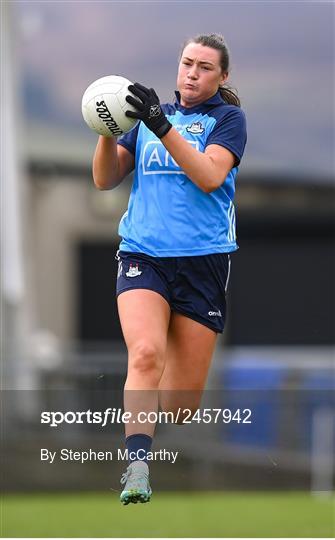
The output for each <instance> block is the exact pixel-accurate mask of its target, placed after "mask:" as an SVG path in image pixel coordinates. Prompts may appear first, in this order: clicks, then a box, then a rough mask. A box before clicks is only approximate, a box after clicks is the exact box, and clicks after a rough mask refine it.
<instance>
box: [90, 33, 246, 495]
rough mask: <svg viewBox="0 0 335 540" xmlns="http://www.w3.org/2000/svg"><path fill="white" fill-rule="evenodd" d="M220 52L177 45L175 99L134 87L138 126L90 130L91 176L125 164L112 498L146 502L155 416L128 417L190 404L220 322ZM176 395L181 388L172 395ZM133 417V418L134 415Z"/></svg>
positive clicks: (227, 113)
mask: <svg viewBox="0 0 335 540" xmlns="http://www.w3.org/2000/svg"><path fill="white" fill-rule="evenodd" d="M229 69H230V67H229V52H228V49H227V45H226V43H225V40H224V38H223V37H222V36H221V35H218V34H210V35H200V36H197V37H195V38H192V39H189V40H188V41H187V42H186V43H185V44H184V46H183V48H182V52H181V56H180V61H179V69H178V77H177V87H178V91H177V92H176V100H175V102H174V103H173V104H166V105H161V104H160V101H159V98H158V96H157V94H156V93H155V91H154V90H153V89H152V88H146V87H145V86H143V85H141V84H138V83H135V84H134V85H131V86H130V87H129V91H130V92H131V94H132V95H129V96H127V98H126V99H127V101H128V102H129V103H130V104H131V105H132V106H133V107H135V109H136V111H135V112H133V111H127V113H126V114H127V115H128V116H129V117H133V118H138V119H139V120H140V122H139V123H138V124H137V126H136V127H135V128H134V129H133V130H132V131H130V132H129V133H127V134H126V135H124V136H122V137H121V138H120V139H119V140H118V141H116V139H113V138H105V137H103V136H100V138H99V141H98V144H97V148H96V152H95V156H94V160H93V177H94V182H95V185H96V187H97V188H99V189H112V188H114V187H115V186H117V185H118V184H119V183H120V182H122V180H123V179H124V178H125V177H126V176H127V175H128V174H129V173H130V172H131V171H132V170H133V169H135V174H134V182H133V186H132V191H131V195H130V199H129V204H128V210H127V211H126V213H125V214H124V215H123V217H122V219H121V222H120V226H119V234H120V236H121V238H122V240H121V244H120V249H119V251H118V253H117V258H118V260H119V271H118V278H117V300H118V311H119V316H120V321H121V326H122V331H123V335H124V339H125V342H126V345H127V349H128V374H127V380H126V384H125V410H127V411H130V412H131V413H132V415H133V416H132V418H133V419H135V420H134V421H133V420H132V421H131V422H130V423H128V424H126V426H125V429H126V448H127V449H128V456H129V462H130V464H129V466H128V469H127V472H126V473H125V475H124V476H123V479H122V481H123V483H125V486H124V489H123V491H122V493H121V501H122V502H123V503H124V504H128V503H129V502H134V503H136V502H138V501H140V502H147V501H148V500H150V496H151V489H150V485H149V470H148V464H147V462H148V459H147V458H148V455H149V452H150V449H151V443H152V437H153V433H154V427H155V424H154V422H152V423H150V422H149V421H148V422H144V423H140V422H138V421H137V419H138V418H139V417H138V413H139V412H142V413H146V412H149V411H157V410H158V408H159V407H160V408H161V409H162V410H163V411H169V412H171V413H173V414H174V415H175V416H174V421H175V422H177V423H182V422H183V410H184V409H186V408H187V409H190V410H191V411H192V412H193V411H195V410H197V408H198V406H199V403H200V398H201V394H202V391H203V389H204V387H205V383H206V378H207V374H208V369H209V366H210V362H211V358H212V354H213V351H214V347H215V342H216V337H217V334H218V333H222V331H223V328H224V323H225V308H226V302H225V293H226V288H227V283H228V278H229V270H230V256H229V253H230V252H232V251H235V250H236V249H237V244H236V236H235V210H234V204H233V198H234V192H235V178H236V174H237V171H238V165H239V163H240V160H241V158H242V155H243V152H244V148H245V144H246V122H245V116H244V113H243V112H242V110H241V108H240V102H239V99H238V97H237V96H236V95H235V94H234V92H233V90H232V89H231V88H229V87H228V86H227V84H226V83H227V79H228V74H229ZM185 390H187V391H188V392H183V391H185ZM142 418H143V414H142Z"/></svg>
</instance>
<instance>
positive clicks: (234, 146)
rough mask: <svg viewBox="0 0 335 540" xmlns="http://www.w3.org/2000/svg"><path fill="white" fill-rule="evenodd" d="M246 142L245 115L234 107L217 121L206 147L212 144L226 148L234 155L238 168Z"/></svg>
mask: <svg viewBox="0 0 335 540" xmlns="http://www.w3.org/2000/svg"><path fill="white" fill-rule="evenodd" d="M246 142H247V128H246V118H245V114H244V112H243V111H242V109H240V108H239V107H234V108H232V109H231V110H229V111H228V112H227V113H226V114H225V115H224V116H223V117H222V118H220V119H219V120H218V121H217V123H216V125H215V126H214V129H213V130H212V131H211V133H210V134H209V136H208V138H207V141H206V147H207V146H209V145H210V144H219V145H220V146H224V147H225V148H227V149H228V150H230V152H232V153H233V154H234V156H235V167H237V166H238V165H239V163H240V161H241V159H242V156H243V152H244V148H245V145H246Z"/></svg>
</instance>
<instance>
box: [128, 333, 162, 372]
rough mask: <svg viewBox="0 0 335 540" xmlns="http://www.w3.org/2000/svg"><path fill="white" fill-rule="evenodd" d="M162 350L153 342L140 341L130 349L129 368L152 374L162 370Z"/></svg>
mask: <svg viewBox="0 0 335 540" xmlns="http://www.w3.org/2000/svg"><path fill="white" fill-rule="evenodd" d="M162 356H163V355H162V352H161V351H160V349H159V347H157V346H156V345H155V344H153V343H150V342H146V341H142V342H139V343H137V344H136V345H135V346H134V347H133V348H132V350H131V351H130V362H129V370H131V371H135V372H136V373H139V374H149V373H150V374H153V373H157V374H158V373H160V372H161V371H162V367H163V366H162Z"/></svg>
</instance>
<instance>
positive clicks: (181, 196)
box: [118, 92, 246, 257]
mask: <svg viewBox="0 0 335 540" xmlns="http://www.w3.org/2000/svg"><path fill="white" fill-rule="evenodd" d="M176 95H177V101H176V103H175V104H174V105H162V109H163V111H164V113H165V114H166V116H167V118H168V120H169V121H170V122H171V124H172V125H173V127H174V128H175V129H176V130H177V131H178V132H179V133H180V134H181V135H182V136H183V137H184V138H185V139H186V140H187V141H188V142H189V143H190V144H191V145H192V146H194V148H196V149H197V150H199V151H200V152H204V151H205V149H206V147H207V146H208V145H209V144H219V145H221V146H224V147H225V148H227V149H228V150H230V151H231V152H232V153H233V154H234V156H235V165H234V167H233V169H232V170H231V171H230V172H229V174H228V176H227V178H226V179H225V181H224V183H223V184H222V185H221V186H220V187H219V188H218V189H216V190H215V191H213V192H211V193H204V192H203V191H202V190H201V189H200V188H198V187H197V186H196V185H195V184H194V183H193V182H192V181H191V180H190V179H189V178H188V177H187V176H186V174H185V173H184V172H183V170H182V169H181V168H180V167H179V165H178V164H177V163H176V162H175V161H174V159H173V158H172V157H171V155H170V154H169V153H168V151H167V150H166V148H165V147H164V145H163V144H162V142H161V141H160V140H159V139H158V138H157V137H156V136H155V135H154V134H153V133H152V132H151V131H150V130H149V129H148V128H147V127H146V126H145V125H144V124H143V122H140V123H139V124H138V125H137V127H136V128H134V129H133V130H132V131H130V132H129V133H127V134H126V135H124V136H123V137H121V138H120V139H119V141H118V144H121V145H123V146H124V147H125V148H127V149H128V150H129V151H130V152H132V153H133V154H134V155H135V174H134V182H133V187H132V190H131V194H130V198H129V204H128V210H127V211H126V212H125V214H124V215H123V217H122V219H121V222H120V225H119V235H120V236H121V237H122V241H121V244H120V250H123V251H131V252H141V253H146V254H147V255H151V256H152V257H182V256H193V255H207V254H211V253H225V252H230V251H235V250H236V249H237V248H238V246H237V243H236V232H235V207H234V204H233V199H234V193H235V178H236V175H237V171H238V165H239V163H240V160H241V158H242V155H243V151H244V147H245V144H246V122H245V116H244V113H243V111H242V110H241V109H240V108H239V107H236V106H234V105H228V104H226V103H225V102H224V101H223V100H222V98H221V96H220V94H219V92H218V93H217V94H215V96H213V97H212V98H210V99H209V100H208V101H206V102H204V103H202V104H201V105H198V106H196V107H192V108H185V107H183V106H181V105H180V102H179V94H178V93H176Z"/></svg>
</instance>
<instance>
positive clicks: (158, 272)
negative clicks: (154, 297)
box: [115, 251, 230, 333]
mask: <svg viewBox="0 0 335 540" xmlns="http://www.w3.org/2000/svg"><path fill="white" fill-rule="evenodd" d="M115 258H116V259H117V260H118V261H119V268H118V276H117V281H116V296H118V295H119V294H121V293H122V292H124V291H129V290H131V289H149V290H151V291H155V292H157V293H159V294H160V295H161V296H163V297H164V298H165V299H166V301H167V302H168V303H169V305H170V308H171V310H172V311H176V312H177V313H181V314H182V315H185V316H186V317H189V318H191V319H194V320H195V321H197V322H199V323H201V324H204V325H205V326H207V327H208V328H210V329H211V330H214V332H218V333H222V332H223V328H224V324H225V317H226V290H227V285H228V280H229V272H230V256H229V254H228V253H214V254H211V255H197V256H194V257H151V256H150V255H146V254H144V253H131V252H128V251H118V252H117V254H116V257H115Z"/></svg>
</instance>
